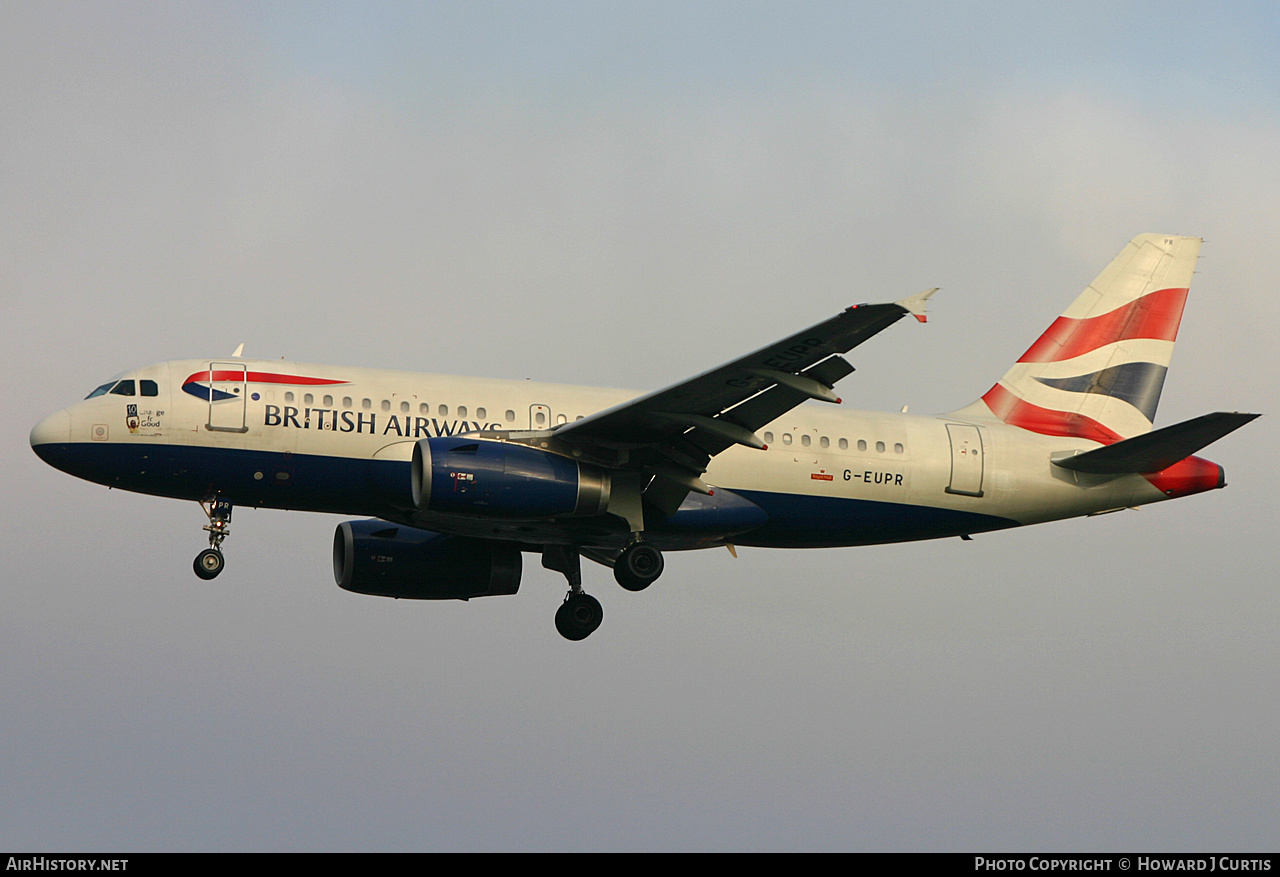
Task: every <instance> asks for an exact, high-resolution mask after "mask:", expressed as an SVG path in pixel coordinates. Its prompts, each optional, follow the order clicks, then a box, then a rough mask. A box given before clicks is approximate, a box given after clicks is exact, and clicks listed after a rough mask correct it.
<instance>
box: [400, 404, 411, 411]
mask: <svg viewBox="0 0 1280 877" xmlns="http://www.w3.org/2000/svg"><path fill="white" fill-rule="evenodd" d="M400 413H401V414H408V413H409V403H408V402H401V403H400Z"/></svg>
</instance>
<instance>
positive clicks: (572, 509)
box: [412, 437, 611, 520]
mask: <svg viewBox="0 0 1280 877" xmlns="http://www.w3.org/2000/svg"><path fill="white" fill-rule="evenodd" d="M412 472H413V476H412V477H413V502H414V505H416V506H417V507H418V508H419V509H421V510H422V511H428V510H429V511H433V512H446V513H453V514H465V515H480V516H492V517H499V518H514V519H524V520H538V519H543V518H557V517H561V516H567V515H600V514H604V512H605V509H607V508H608V506H609V488H610V484H611V480H610V477H609V473H608V472H607V471H605V470H604V469H601V468H599V467H597V466H592V465H590V464H586V463H579V462H578V461H576V460H571V459H569V458H568V457H562V456H560V455H559V454H552V453H548V452H547V451H542V450H539V449H537V448H531V447H529V446H528V445H518V444H511V443H509V442H497V441H491V440H488V439H475V438H467V437H453V438H447V437H444V438H425V439H421V440H420V441H419V442H418V443H417V444H416V445H415V446H414V448H413V468H412Z"/></svg>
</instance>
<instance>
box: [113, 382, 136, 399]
mask: <svg viewBox="0 0 1280 877" xmlns="http://www.w3.org/2000/svg"><path fill="white" fill-rule="evenodd" d="M111 393H112V395H114V396H132V395H133V394H134V393H133V381H121V382H120V383H118V384H116V385H115V386H114V387H112V388H111Z"/></svg>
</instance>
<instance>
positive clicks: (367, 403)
mask: <svg viewBox="0 0 1280 877" xmlns="http://www.w3.org/2000/svg"><path fill="white" fill-rule="evenodd" d="M360 407H361V408H363V409H364V410H365V411H368V410H369V409H370V408H372V407H373V400H372V399H361V400H360Z"/></svg>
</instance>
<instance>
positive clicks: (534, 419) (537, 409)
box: [529, 405, 551, 429]
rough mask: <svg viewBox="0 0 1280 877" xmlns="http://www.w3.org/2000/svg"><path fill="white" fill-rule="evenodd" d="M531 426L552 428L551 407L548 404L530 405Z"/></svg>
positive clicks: (534, 427) (531, 427) (532, 427)
mask: <svg viewBox="0 0 1280 877" xmlns="http://www.w3.org/2000/svg"><path fill="white" fill-rule="evenodd" d="M529 428H530V429H550V428H551V409H550V408H548V407H547V406H546V405H530V406H529Z"/></svg>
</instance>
